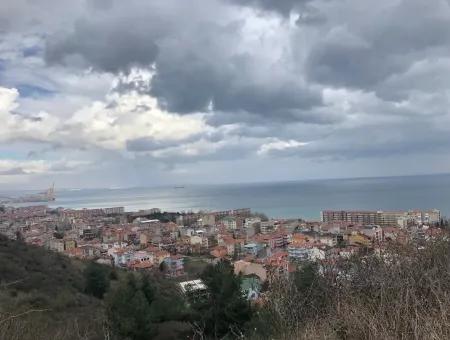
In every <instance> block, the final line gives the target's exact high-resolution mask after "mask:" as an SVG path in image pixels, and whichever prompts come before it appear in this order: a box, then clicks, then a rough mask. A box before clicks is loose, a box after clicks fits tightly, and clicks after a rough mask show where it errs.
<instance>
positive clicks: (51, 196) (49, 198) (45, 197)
mask: <svg viewBox="0 0 450 340" xmlns="http://www.w3.org/2000/svg"><path fill="white" fill-rule="evenodd" d="M55 200H56V195H55V184H53V185H52V186H51V187H50V188H48V189H47V190H46V191H44V192H39V193H37V194H31V195H25V196H20V197H16V198H7V199H3V200H2V201H1V202H0V203H1V204H8V203H9V204H14V203H37V202H53V201H55Z"/></svg>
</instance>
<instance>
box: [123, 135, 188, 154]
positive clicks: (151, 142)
mask: <svg viewBox="0 0 450 340" xmlns="http://www.w3.org/2000/svg"><path fill="white" fill-rule="evenodd" d="M126 144H127V145H126V147H127V150H128V151H131V152H146V151H155V150H160V149H165V148H169V147H173V146H177V145H179V144H181V142H180V141H158V140H155V139H153V138H149V137H143V138H136V139H131V140H128V141H127V143H126Z"/></svg>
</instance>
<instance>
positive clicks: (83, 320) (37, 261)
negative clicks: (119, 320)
mask: <svg viewBox="0 0 450 340" xmlns="http://www.w3.org/2000/svg"><path fill="white" fill-rule="evenodd" d="M84 266H85V264H83V263H81V262H74V261H72V260H70V259H69V258H66V257H63V256H61V255H59V254H56V253H52V252H48V251H46V250H45V249H42V248H38V247H34V246H29V245H26V244H24V243H21V242H15V241H10V240H8V239H6V238H5V237H3V236H0V339H1V340H15V339H17V340H19V339H20V340H27V339H35V340H36V339H55V340H56V339H67V340H72V339H93V340H95V339H103V338H104V337H103V334H102V333H103V332H102V323H103V322H104V319H103V312H102V309H103V307H102V304H101V301H100V300H98V299H96V298H93V297H91V296H88V295H86V294H84V279H83V273H82V270H83V269H84Z"/></svg>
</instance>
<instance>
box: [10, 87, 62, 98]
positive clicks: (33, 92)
mask: <svg viewBox="0 0 450 340" xmlns="http://www.w3.org/2000/svg"><path fill="white" fill-rule="evenodd" d="M16 88H17V90H18V91H19V93H20V96H21V97H33V98H39V97H49V96H52V95H53V94H55V91H52V90H49V89H46V88H43V87H40V86H36V85H30V84H19V85H17V86H16Z"/></svg>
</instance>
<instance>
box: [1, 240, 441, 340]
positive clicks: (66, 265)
mask: <svg viewBox="0 0 450 340" xmlns="http://www.w3.org/2000/svg"><path fill="white" fill-rule="evenodd" d="M200 276H201V278H202V279H203V281H204V282H205V283H206V284H207V286H208V294H207V295H205V296H203V298H201V299H199V300H195V301H186V300H185V298H184V297H183V296H182V295H180V293H179V292H178V289H177V288H176V285H175V283H173V282H170V281H167V280H165V279H163V278H162V277H158V275H153V276H152V277H150V276H148V275H142V274H135V273H129V272H125V271H117V270H114V269H112V268H110V267H105V266H100V265H97V264H94V263H89V262H82V261H74V260H71V259H69V258H66V257H64V256H61V255H59V254H56V253H52V252H48V251H45V250H44V249H41V248H37V247H32V246H28V245H25V244H24V243H21V242H13V241H10V240H7V239H5V238H3V237H0V340H15V339H17V340H18V339H21V340H22V339H24V340H27V339H36V340H40V339H46V340H47V339H49V340H51V339H55V340H56V339H62V340H66V339H67V340H72V339H73V340H75V339H76V340H79V339H93V340H96V339H109V340H120V339H130V340H134V339H136V340H146V339H180V338H185V339H186V338H189V339H235V338H249V339H261V338H271V339H425V338H426V339H449V338H450V242H449V241H448V240H446V239H440V240H435V241H429V242H426V243H422V244H418V243H411V244H408V245H401V246H399V245H392V246H390V247H388V249H385V250H384V251H383V252H382V253H377V254H375V253H370V252H369V253H364V254H360V255H358V256H355V257H353V258H350V259H347V260H339V261H327V262H325V263H323V264H321V265H320V266H319V265H318V264H313V263H305V264H303V265H302V266H301V268H300V270H299V271H298V272H297V273H295V274H294V275H293V276H291V277H290V278H289V279H284V278H283V279H282V278H278V279H275V280H273V281H272V283H271V285H270V286H269V289H268V290H267V291H266V292H265V295H264V303H262V304H260V305H259V307H251V306H250V304H249V303H248V302H247V301H245V300H244V299H243V297H242V294H241V293H240V282H241V281H240V280H241V278H240V277H239V276H236V275H234V273H233V268H232V266H231V264H230V263H229V262H226V261H224V262H221V263H219V264H218V265H216V266H211V265H208V266H207V267H206V268H205V269H204V270H203V272H202V273H201V275H200Z"/></svg>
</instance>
